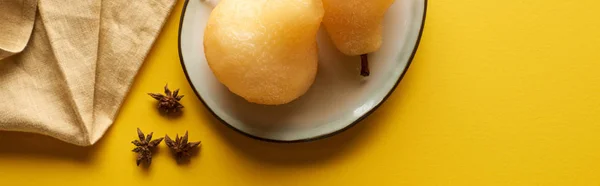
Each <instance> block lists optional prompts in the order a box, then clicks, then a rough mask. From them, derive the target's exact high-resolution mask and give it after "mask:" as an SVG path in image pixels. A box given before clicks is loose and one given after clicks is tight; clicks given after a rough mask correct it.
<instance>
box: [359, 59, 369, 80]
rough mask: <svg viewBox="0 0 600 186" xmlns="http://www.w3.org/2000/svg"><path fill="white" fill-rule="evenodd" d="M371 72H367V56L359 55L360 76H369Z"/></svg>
mask: <svg viewBox="0 0 600 186" xmlns="http://www.w3.org/2000/svg"><path fill="white" fill-rule="evenodd" d="M370 74H371V72H370V71H369V58H368V56H367V54H363V55H360V75H362V76H365V77H366V76H369V75H370Z"/></svg>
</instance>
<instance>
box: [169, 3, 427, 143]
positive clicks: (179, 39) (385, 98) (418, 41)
mask: <svg viewBox="0 0 600 186" xmlns="http://www.w3.org/2000/svg"><path fill="white" fill-rule="evenodd" d="M189 1H190V0H185V2H184V4H183V10H182V11H181V16H180V17H179V30H178V33H177V50H178V51H177V52H178V53H179V62H180V63H181V66H182V69H183V72H184V74H185V78H186V79H187V80H188V84H189V85H190V86H191V87H192V89H193V90H194V93H195V94H196V96H197V97H198V98H199V99H200V101H201V102H202V104H204V106H205V107H206V108H207V109H208V111H210V113H211V114H212V115H213V116H214V117H215V118H217V119H218V120H219V121H220V122H221V123H223V124H225V126H228V127H229V128H231V129H233V130H234V131H237V132H239V133H241V134H243V135H244V136H247V137H250V138H252V139H256V140H260V141H266V142H274V143H298V142H310V141H316V140H320V139H324V138H328V137H331V136H335V135H336V134H339V133H342V132H344V131H346V130H348V129H350V128H352V127H353V126H355V125H356V124H358V123H360V122H361V121H362V120H364V119H365V118H366V117H368V116H369V115H371V114H372V113H373V112H374V111H375V110H377V109H378V108H379V107H380V106H381V105H382V104H383V103H384V102H385V101H386V100H387V99H388V98H389V97H390V95H392V93H393V92H394V90H396V87H397V86H398V84H400V81H402V79H403V78H404V75H405V74H406V72H407V71H408V69H409V68H410V65H411V63H412V61H413V59H414V58H415V55H416V53H417V51H418V49H419V44H420V42H421V37H422V36H423V30H424V27H425V19H426V17H427V16H426V15H427V3H428V0H424V2H425V8H424V10H423V20H422V22H421V28H420V30H419V36H418V37H417V41H416V42H415V47H414V50H413V52H412V54H411V56H410V58H409V59H408V63H407V64H406V68H405V69H404V71H403V72H402V74H401V75H400V78H398V80H397V81H396V84H394V86H393V87H392V89H391V90H390V91H389V92H388V94H387V95H386V96H385V97H384V98H383V100H381V102H379V103H378V104H377V105H375V107H373V108H372V109H371V110H369V111H368V112H367V113H365V114H363V115H362V116H361V117H359V118H358V119H356V120H355V121H354V122H352V123H351V124H350V125H348V126H346V127H344V128H342V129H340V130H337V131H334V132H331V133H328V134H323V135H320V136H315V137H311V138H305V139H298V140H290V141H286V140H274V139H268V138H262V137H258V136H254V135H252V134H249V133H246V132H244V131H241V130H239V129H237V128H235V127H234V126H232V125H231V124H229V123H227V122H226V121H225V120H223V119H222V118H221V117H219V116H218V115H217V114H215V112H214V111H213V110H212V109H210V107H209V106H208V105H207V104H206V102H204V99H202V96H200V94H199V93H198V92H197V91H196V87H194V84H193V83H192V81H191V80H190V76H189V75H188V72H187V70H186V67H185V63H184V62H183V54H182V53H181V28H182V27H183V19H184V18H185V12H186V9H187V5H188V2H189Z"/></svg>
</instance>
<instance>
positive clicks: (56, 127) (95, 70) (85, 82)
mask: <svg viewBox="0 0 600 186" xmlns="http://www.w3.org/2000/svg"><path fill="white" fill-rule="evenodd" d="M174 4H175V0H76V1H65V0H39V1H38V0H0V130H9V131H22V132H33V133H39V134H44V135H49V136H52V137H55V138H58V139H60V140H63V141H66V142H69V143H73V144H76V145H82V146H87V145H92V144H94V143H95V142H97V141H98V140H99V139H100V138H101V137H102V135H103V134H104V133H105V131H106V130H107V129H108V127H109V126H110V125H111V124H112V123H113V121H114V118H115V116H116V114H117V112H118V110H119V108H120V106H121V103H122V102H123V99H124V98H125V95H126V94H127V92H128V90H129V88H130V86H131V83H132V81H133V79H134V77H135V75H136V74H137V72H138V70H139V68H140V66H141V65H142V63H143V61H144V58H145V57H146V55H147V53H148V51H149V50H150V48H151V46H152V44H153V42H154V40H155V39H156V37H157V36H158V34H159V32H160V30H161V28H162V26H163V24H164V22H165V20H166V18H167V16H168V15H169V13H170V11H171V9H172V8H173V5H174Z"/></svg>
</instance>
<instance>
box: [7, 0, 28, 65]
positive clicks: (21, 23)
mask: <svg viewBox="0 0 600 186" xmlns="http://www.w3.org/2000/svg"><path fill="white" fill-rule="evenodd" d="M36 8H37V0H12V1H11V0H9V1H6V0H0V20H2V23H0V34H2V35H3V36H2V37H0V60H2V59H4V58H6V57H9V56H12V55H14V54H17V53H19V52H21V51H23V49H25V46H26V45H27V42H28V41H29V37H30V36H31V31H32V30H33V23H34V21H35V13H36Z"/></svg>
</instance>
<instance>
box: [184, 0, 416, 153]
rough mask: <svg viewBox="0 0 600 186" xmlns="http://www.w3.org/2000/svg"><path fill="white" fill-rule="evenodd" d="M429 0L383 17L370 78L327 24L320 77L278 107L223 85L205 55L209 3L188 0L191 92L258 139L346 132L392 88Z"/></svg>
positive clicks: (321, 39)
mask: <svg viewBox="0 0 600 186" xmlns="http://www.w3.org/2000/svg"><path fill="white" fill-rule="evenodd" d="M426 7H427V0H396V2H395V3H394V4H393V5H392V7H391V8H390V10H389V11H388V13H387V14H386V17H385V22H384V36H383V38H384V41H383V45H382V47H381V49H380V50H379V51H378V52H375V53H372V54H369V61H370V68H371V76H369V77H368V78H362V77H361V76H360V75H359V74H360V73H359V72H360V70H359V67H360V62H359V61H360V57H347V56H344V55H343V54H341V53H340V52H338V51H337V49H336V48H335V47H334V46H333V45H332V43H331V41H330V40H329V37H328V36H327V35H326V34H325V32H324V31H323V29H321V30H320V31H319V34H318V36H317V40H318V44H319V59H320V60H319V69H318V74H317V78H316V80H315V83H314V84H313V86H312V87H311V88H310V90H309V91H308V92H307V93H306V94H305V95H304V96H302V97H301V98H299V99H298V100H296V101H294V102H292V103H289V104H286V105H281V106H263V105H257V104H251V103H248V102H246V101H245V100H244V99H242V98H240V97H238V96H236V95H234V94H232V93H231V92H229V91H228V90H227V88H225V86H223V85H222V84H220V83H219V82H218V81H217V80H216V78H215V77H214V75H213V73H212V72H211V70H210V68H209V67H208V64H207V63H206V59H205V57H204V47H203V44H202V43H203V34H204V28H205V25H206V21H207V19H208V16H209V14H210V11H211V10H212V6H211V5H210V4H207V3H203V2H201V1H200V0H186V1H185V5H184V7H183V13H182V15H181V22H180V28H179V57H180V59H181V64H182V66H183V69H184V71H185V73H186V76H187V78H188V80H189V82H190V84H191V85H192V87H193V88H194V91H195V92H196V94H197V95H198V97H199V98H200V99H201V100H202V102H203V103H204V104H205V105H206V106H207V107H208V109H209V110H210V111H211V112H212V113H213V114H214V115H215V116H216V117H217V118H219V119H220V120H221V121H222V122H223V123H225V124H226V125H229V126H231V127H232V128H233V129H235V130H237V131H239V132H242V133H244V134H246V135H248V136H251V137H253V138H257V139H262V140H267V141H277V142H296V141H307V140H314V139H320V138H323V137H327V136H331V135H333V134H335V133H338V132H340V131H343V130H344V129H347V128H349V127H350V126H352V125H354V124H356V123H357V122H359V121H360V120H362V119H363V118H365V117H366V116H367V115H369V114H370V113H371V112H372V111H374V110H375V109H376V108H377V107H378V106H379V105H380V104H381V103H383V102H384V100H385V99H386V98H387V97H388V96H389V95H390V94H391V93H392V91H393V90H394V88H395V87H396V85H397V84H398V83H399V81H400V80H401V79H402V76H403V75H404V73H405V72H406V70H407V68H408V66H409V64H410V62H411V61H412V58H413V57H414V54H415V52H416V50H417V46H418V44H419V39H420V37H421V32H422V29H423V24H424V21H425V12H426Z"/></svg>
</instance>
